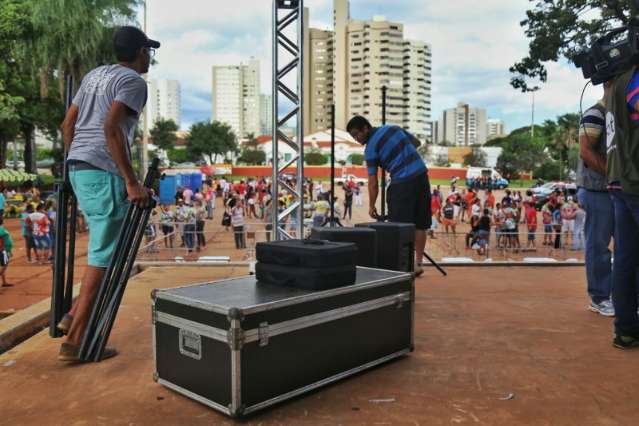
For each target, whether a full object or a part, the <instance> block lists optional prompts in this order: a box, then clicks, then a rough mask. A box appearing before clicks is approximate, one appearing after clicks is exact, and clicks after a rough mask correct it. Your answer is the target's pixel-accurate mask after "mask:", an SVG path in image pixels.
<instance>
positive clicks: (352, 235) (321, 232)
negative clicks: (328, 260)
mask: <svg viewBox="0 0 639 426" xmlns="http://www.w3.org/2000/svg"><path fill="white" fill-rule="evenodd" d="M311 239H313V240H328V241H338V242H341V243H346V242H348V243H355V244H357V265H358V266H368V267H370V268H377V232H376V231H375V230H374V229H373V228H325V227H315V228H312V229H311Z"/></svg>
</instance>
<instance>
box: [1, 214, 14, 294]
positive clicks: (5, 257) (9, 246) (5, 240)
mask: <svg viewBox="0 0 639 426" xmlns="http://www.w3.org/2000/svg"><path fill="white" fill-rule="evenodd" d="M11 250H13V240H12V239H11V234H9V232H8V231H7V230H6V229H5V227H4V219H3V218H2V217H0V279H2V285H0V287H11V286H12V285H11V284H9V283H7V279H6V278H5V273H6V272H7V268H8V267H9V259H11Z"/></svg>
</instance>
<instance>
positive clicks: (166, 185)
mask: <svg viewBox="0 0 639 426" xmlns="http://www.w3.org/2000/svg"><path fill="white" fill-rule="evenodd" d="M177 186H178V185H177V179H176V177H175V176H164V177H163V178H162V179H160V204H175V193H176V192H177Z"/></svg>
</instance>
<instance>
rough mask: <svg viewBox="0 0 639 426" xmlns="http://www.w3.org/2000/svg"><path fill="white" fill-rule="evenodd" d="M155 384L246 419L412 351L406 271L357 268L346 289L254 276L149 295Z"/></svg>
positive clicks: (410, 290) (411, 284) (410, 292)
mask: <svg viewBox="0 0 639 426" xmlns="http://www.w3.org/2000/svg"><path fill="white" fill-rule="evenodd" d="M152 299H153V314H152V317H153V347H154V359H155V373H154V379H155V380H156V381H157V382H158V383H160V384H162V385H164V386H166V387H168V388H170V389H173V390H174V391H177V392H179V393H181V394H183V395H186V396H188V397H189V398H192V399H195V400H196V401H199V402H201V403H203V404H206V405H208V406H210V407H212V408H214V409H216V410H219V411H221V412H223V413H225V414H228V415H231V416H234V417H237V416H242V415H247V414H250V413H253V412H255V411H258V410H260V409H263V408H265V407H268V406H270V405H273V404H276V403H278V402H280V401H284V400H286V399H289V398H292V397H295V396H297V395H300V394H303V393H305V392H308V391H310V390H312V389H315V388H318V387H320V386H323V385H326V384H328V383H331V382H334V381H336V380H340V379H342V378H345V377H348V376H350V375H353V374H356V373H358V372H360V371H363V370H365V369H367V368H371V367H374V366H376V365H379V364H381V363H383V362H386V361H389V360H391V359H393V358H397V357H400V356H403V355H406V354H407V353H409V352H410V351H411V350H412V349H413V315H414V299H415V298H414V281H413V277H412V275H411V274H408V273H404V272H394V271H385V270H378V269H370V268H361V267H358V268H357V281H356V283H355V284H354V285H351V286H346V287H340V288H335V289H332V290H325V291H319V292H318V291H308V290H303V289H297V288H289V287H280V286H275V285H271V284H265V283H262V282H257V281H256V279H255V277H254V276H249V277H243V278H235V279H229V280H224V281H219V282H213V283H203V284H195V285H191V286H186V287H179V288H175V289H169V290H154V291H153V294H152Z"/></svg>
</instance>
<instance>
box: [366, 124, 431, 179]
mask: <svg viewBox="0 0 639 426" xmlns="http://www.w3.org/2000/svg"><path fill="white" fill-rule="evenodd" d="M364 159H365V160H366V166H367V167H368V174H369V175H374V174H377V168H378V167H382V168H383V169H384V170H386V171H387V172H389V173H390V175H391V180H392V182H391V183H398V182H403V181H407V180H410V179H411V178H413V177H415V176H417V175H419V174H420V173H426V164H424V160H422V157H421V156H420V155H419V153H418V152H417V149H416V148H415V146H414V145H413V135H411V134H410V133H408V132H406V131H405V130H403V129H402V128H401V127H399V126H382V127H378V128H376V129H373V134H372V135H371V136H370V137H369V139H368V142H366V149H365V150H364Z"/></svg>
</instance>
